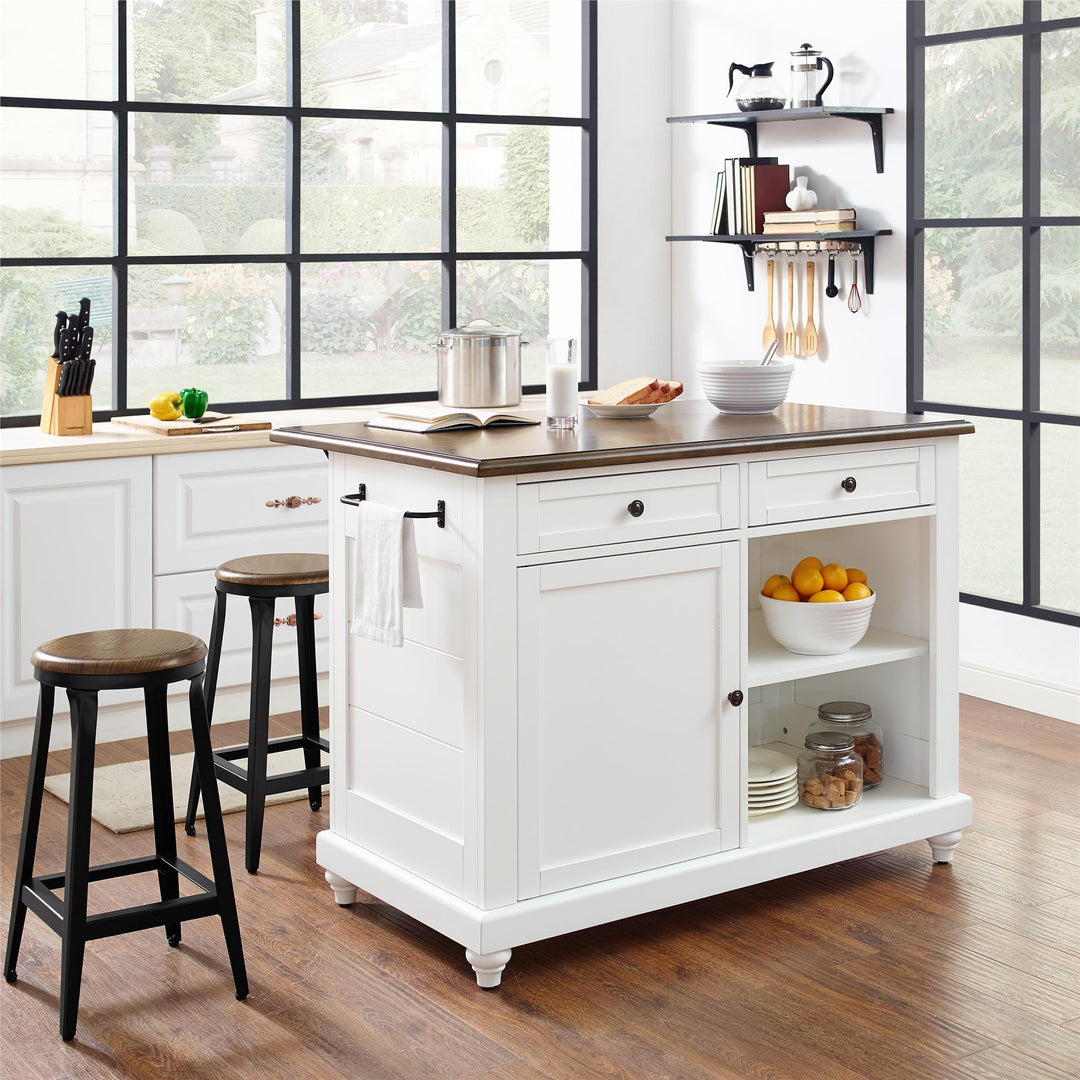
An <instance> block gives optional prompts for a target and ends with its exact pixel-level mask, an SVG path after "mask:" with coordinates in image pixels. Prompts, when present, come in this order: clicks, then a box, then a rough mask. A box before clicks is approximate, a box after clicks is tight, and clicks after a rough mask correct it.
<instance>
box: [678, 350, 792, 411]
mask: <svg viewBox="0 0 1080 1080" xmlns="http://www.w3.org/2000/svg"><path fill="white" fill-rule="evenodd" d="M794 369H795V365H794V363H792V361H790V360H788V361H784V362H781V363H773V364H765V365H764V366H763V365H762V363H761V361H760V360H744V361H741V362H740V361H736V362H734V363H731V362H726V363H722V362H720V361H709V360H703V361H702V362H701V364H700V365H699V366H698V378H699V379H700V380H701V388H702V390H703V391H704V393H705V396H706V397H707V398H708V399H709V401H711V402H712V404H713V405H715V406H716V408H717V409H719V410H720V412H722V413H768V412H772V411H773V409H775V408H776V407H777V405H781V404H783V402H784V399H785V398H786V397H787V392H788V384H789V383H790V382H791V373H792V371H793V370H794Z"/></svg>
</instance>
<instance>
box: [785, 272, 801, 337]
mask: <svg viewBox="0 0 1080 1080" xmlns="http://www.w3.org/2000/svg"><path fill="white" fill-rule="evenodd" d="M797 342H798V338H797V337H796V336H795V264H794V263H793V262H789V263H788V264H787V323H786V324H785V325H784V355H785V356H794V355H795V346H796V343H797Z"/></svg>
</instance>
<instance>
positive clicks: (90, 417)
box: [41, 356, 94, 435]
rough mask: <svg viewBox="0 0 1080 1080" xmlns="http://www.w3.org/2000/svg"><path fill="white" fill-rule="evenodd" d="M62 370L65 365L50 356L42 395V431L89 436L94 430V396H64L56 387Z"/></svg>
mask: <svg viewBox="0 0 1080 1080" xmlns="http://www.w3.org/2000/svg"><path fill="white" fill-rule="evenodd" d="M62 370H63V365H62V364H61V363H60V362H59V361H58V360H57V359H56V357H55V356H50V357H49V363H48V367H47V368H46V369H45V392H44V394H43V395H42V398H41V430H42V431H43V432H44V433H45V434H46V435H89V434H90V433H91V432H92V431H93V429H94V414H93V398H92V397H91V396H90V395H89V394H78V395H74V394H72V395H65V396H64V397H61V396H60V395H59V394H58V393H57V390H58V389H59V386H60V372H61V371H62Z"/></svg>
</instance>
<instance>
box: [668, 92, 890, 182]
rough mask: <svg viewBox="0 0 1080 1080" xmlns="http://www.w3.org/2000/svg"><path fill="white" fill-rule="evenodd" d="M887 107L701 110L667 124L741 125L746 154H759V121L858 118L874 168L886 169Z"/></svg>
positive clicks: (878, 170)
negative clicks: (870, 143) (870, 144)
mask: <svg viewBox="0 0 1080 1080" xmlns="http://www.w3.org/2000/svg"><path fill="white" fill-rule="evenodd" d="M892 111H893V110H892V109H890V108H880V109H879V108H863V107H859V106H847V105H816V106H814V107H813V108H809V109H768V110H764V111H760V112H735V113H703V114H699V115H697V116H669V117H668V123H669V124H716V125H717V126H719V127H733V128H742V130H743V131H745V132H746V142H747V145H748V147H749V156H750V157H757V156H758V136H757V126H758V124H768V123H777V122H782V121H787V120H827V119H831V118H833V117H839V118H841V119H843V120H860V121H862V123H864V124H866V125H868V126H869V128H870V138H871V139H872V140H873V144H874V168H875V169H876V171H877V172H884V171H885V143H884V137H883V134H882V118H883V117H884V116H885V115H886V114H888V113H891V112H892Z"/></svg>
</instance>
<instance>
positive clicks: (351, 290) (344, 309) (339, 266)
mask: <svg viewBox="0 0 1080 1080" xmlns="http://www.w3.org/2000/svg"><path fill="white" fill-rule="evenodd" d="M441 296H442V265H441V263H439V262H438V261H432V262H351V263H348V262H342V263H309V264H307V265H306V266H305V267H304V268H303V279H302V281H301V285H300V305H301V310H300V348H301V355H302V361H303V376H302V385H303V392H304V396H305V397H341V396H346V395H353V394H396V393H406V392H412V391H418V390H435V389H437V386H438V380H437V374H436V364H435V351H434V349H433V348H432V341H433V340H434V337H435V335H436V334H437V333H438V332H439V330H440V329H441V328H442V318H441V314H440V310H441V309H440V304H441Z"/></svg>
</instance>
